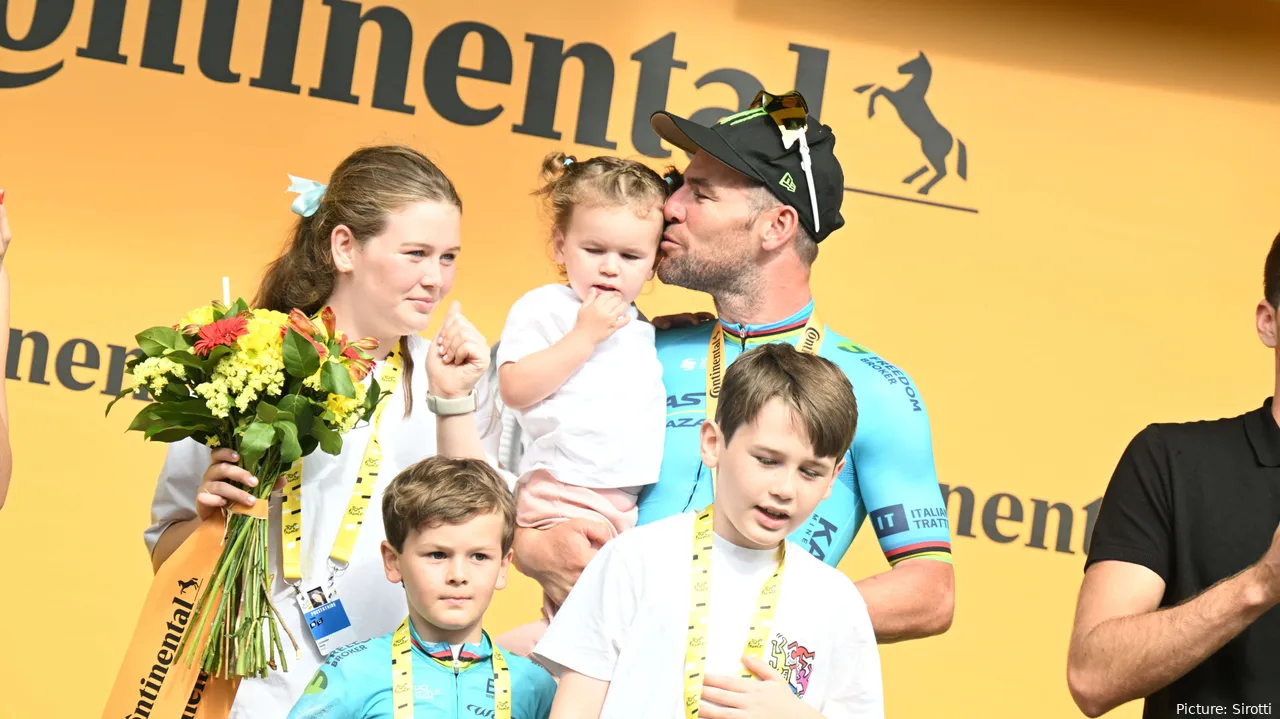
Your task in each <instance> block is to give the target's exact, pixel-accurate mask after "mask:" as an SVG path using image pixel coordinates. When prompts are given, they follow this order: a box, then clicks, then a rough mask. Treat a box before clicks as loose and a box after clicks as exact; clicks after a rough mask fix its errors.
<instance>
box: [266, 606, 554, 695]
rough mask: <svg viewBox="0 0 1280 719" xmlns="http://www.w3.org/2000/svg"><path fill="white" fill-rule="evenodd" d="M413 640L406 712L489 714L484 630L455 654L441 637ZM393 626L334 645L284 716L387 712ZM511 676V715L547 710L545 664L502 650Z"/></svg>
mask: <svg viewBox="0 0 1280 719" xmlns="http://www.w3.org/2000/svg"><path fill="white" fill-rule="evenodd" d="M412 626H413V625H412V623H410V636H411V637H412V639H413V650H412V653H411V655H410V656H411V657H412V661H413V717H414V719H444V718H446V717H447V718H448V719H463V718H466V719H474V718H475V717H492V716H493V663H492V662H491V661H490V657H491V656H492V654H493V651H492V648H491V647H492V644H491V643H490V639H489V637H488V635H487V634H486V635H485V636H484V638H483V639H481V641H480V643H479V644H464V645H463V646H462V650H461V651H460V652H459V655H458V658H457V659H454V657H453V650H452V649H451V648H450V647H449V645H448V644H443V643H441V644H424V643H423V642H422V641H421V640H420V639H419V638H418V633H417V631H415V630H413V628H412ZM393 634H394V632H393V633H391V634H384V635H382V636H380V637H374V638H373V639H370V640H368V641H364V642H356V643H354V644H348V645H347V646H345V647H342V648H340V649H335V650H333V652H332V653H331V654H329V656H328V658H326V659H325V663H324V664H322V665H320V668H319V669H318V670H317V671H316V673H315V676H314V677H312V678H311V683H310V684H308V685H307V688H306V691H304V692H303V694H302V698H301V699H299V700H298V703H297V704H295V705H294V706H293V710H292V711H290V712H289V717H288V719H322V718H323V719H365V718H368V719H375V718H376V719H382V718H384V717H385V718H386V719H391V717H392V716H393V711H394V706H393V704H392V691H391V639H392V636H393ZM502 655H503V658H504V659H506V660H507V666H508V668H509V669H510V676H511V719H546V718H547V717H548V716H550V715H551V701H552V699H554V698H555V694H556V682H555V680H554V679H552V678H551V675H550V674H548V673H547V671H546V670H545V669H543V668H542V667H540V666H538V665H537V664H534V663H533V662H531V661H529V660H528V659H525V658H524V657H518V656H515V655H513V654H511V653H510V652H503V654H502Z"/></svg>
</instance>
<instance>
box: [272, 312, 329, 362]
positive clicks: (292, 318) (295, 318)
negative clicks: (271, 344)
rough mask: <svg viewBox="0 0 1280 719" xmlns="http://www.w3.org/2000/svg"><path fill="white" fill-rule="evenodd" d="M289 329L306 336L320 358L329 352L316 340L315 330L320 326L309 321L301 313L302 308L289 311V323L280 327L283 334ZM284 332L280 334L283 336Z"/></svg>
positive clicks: (309, 319)
mask: <svg viewBox="0 0 1280 719" xmlns="http://www.w3.org/2000/svg"><path fill="white" fill-rule="evenodd" d="M290 329H292V330H293V331H294V332H297V333H298V334H300V335H302V336H303V337H304V338H306V340H307V341H308V342H310V343H311V346H312V347H315V348H316V353H317V354H319V355H320V359H324V358H325V356H326V355H328V354H329V350H328V348H326V347H325V346H324V345H322V344H320V343H319V342H316V339H315V336H316V332H317V331H319V329H320V328H319V327H317V326H316V323H314V322H312V321H311V318H309V317H307V316H306V315H304V314H302V310H299V309H294V310H292V311H290V312H289V323H288V324H286V325H285V326H284V327H282V328H281V330H282V332H283V333H284V334H288V333H289V330H290ZM284 334H282V335H281V336H282V337H283V336H284Z"/></svg>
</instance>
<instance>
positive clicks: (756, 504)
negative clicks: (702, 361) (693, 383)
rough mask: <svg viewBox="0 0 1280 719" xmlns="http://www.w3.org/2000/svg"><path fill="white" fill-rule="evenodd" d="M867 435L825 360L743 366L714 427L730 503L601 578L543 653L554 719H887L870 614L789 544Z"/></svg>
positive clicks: (623, 548) (788, 356) (552, 632)
mask: <svg viewBox="0 0 1280 719" xmlns="http://www.w3.org/2000/svg"><path fill="white" fill-rule="evenodd" d="M856 424H857V405H856V402H855V400H854V396H853V387H852V386H851V385H850V384H849V380H848V378H847V377H845V375H844V373H843V372H841V371H840V370H839V368H837V367H836V366H835V365H834V364H832V363H831V362H830V361H828V360H826V359H822V358H820V357H817V356H814V355H810V354H803V353H800V352H797V351H796V350H795V348H793V347H792V346H790V345H787V344H767V345H763V346H761V347H759V348H757V349H754V350H751V351H749V352H746V353H744V354H743V355H742V356H741V357H739V358H738V360H737V361H736V362H734V363H733V364H732V365H730V366H729V369H728V371H727V372H726V373H725V378H724V384H723V388H722V391H721V393H720V400H719V406H718V407H717V408H716V411H715V421H714V422H712V421H708V422H706V423H704V424H703V426H702V461H703V462H704V463H705V464H706V465H707V466H708V467H709V468H711V469H712V470H713V471H715V472H718V477H717V478H716V482H717V484H716V495H715V501H714V502H713V503H712V505H711V507H708V508H707V509H705V510H703V511H702V512H701V513H699V514H697V515H694V514H680V515H676V516H672V517H668V518H667V519H663V520H660V521H657V522H654V523H652V524H647V525H643V526H640V527H637V528H635V529H632V530H630V531H628V532H626V533H624V534H622V535H620V536H618V537H617V538H615V539H613V540H612V541H610V542H609V543H608V544H606V545H605V546H604V548H603V549H601V551H600V552H599V553H598V554H597V555H596V556H595V558H593V559H592V560H591V563H590V564H589V565H587V568H586V570H584V571H583V573H582V576H581V578H580V579H579V580H578V583H577V584H576V585H575V586H574V588H573V591H572V592H570V593H569V597H568V599H567V600H566V601H565V603H564V605H563V606H562V607H561V608H560V611H559V612H558V613H557V614H556V615H555V617H554V619H553V620H552V621H551V625H550V627H549V628H548V630H547V632H546V634H545V635H544V636H543V638H542V640H541V641H540V642H539V643H538V645H537V648H536V649H535V651H534V657H535V658H536V659H537V660H538V661H539V662H540V663H542V664H543V665H544V666H547V667H548V668H550V669H551V670H552V672H553V673H555V674H557V675H558V676H559V679H560V685H559V689H558V690H557V693H556V699H555V703H554V704H553V706H552V710H551V717H552V719H556V717H573V718H574V719H577V718H578V717H645V718H646V719H649V718H653V717H660V718H669V719H687V718H691V717H701V719H720V718H724V717H739V716H749V717H756V716H768V717H787V718H788V719H791V718H793V717H818V716H821V717H826V719H837V718H845V717H858V718H862V717H883V716H884V699H883V695H882V688H881V680H880V658H879V654H878V651H877V647H876V637H875V632H874V630H873V629H872V627H871V618H870V617H869V616H868V614H867V608H866V604H865V603H864V602H863V600H862V597H861V595H860V594H858V591H857V589H855V588H854V585H853V582H852V581H850V580H849V579H848V578H847V577H845V576H844V575H843V574H841V573H840V572H839V571H837V570H836V569H834V568H832V567H829V566H827V565H825V564H823V563H822V562H820V561H818V560H817V559H815V558H813V557H812V556H811V555H810V554H809V553H808V552H806V551H805V550H804V549H803V548H802V547H800V546H798V545H796V544H793V543H790V542H786V537H787V536H788V535H789V534H790V533H791V532H792V531H793V530H794V529H795V528H796V527H798V526H800V525H801V524H803V523H804V522H805V520H806V519H807V518H808V517H809V514H810V513H811V512H812V511H813V509H814V508H815V507H816V506H817V505H818V503H819V502H820V501H822V499H824V498H825V497H826V496H827V495H828V494H829V493H830V491H831V485H832V482H833V481H834V480H835V477H836V475H837V474H838V473H839V472H840V469H841V465H842V464H843V461H842V459H841V458H842V457H843V456H844V453H845V451H846V450H848V448H849V445H850V444H851V443H852V441H853V434H854V428H855V426H856ZM708 554H709V555H710V557H708V556H707V555H708ZM744 675H745V676H744Z"/></svg>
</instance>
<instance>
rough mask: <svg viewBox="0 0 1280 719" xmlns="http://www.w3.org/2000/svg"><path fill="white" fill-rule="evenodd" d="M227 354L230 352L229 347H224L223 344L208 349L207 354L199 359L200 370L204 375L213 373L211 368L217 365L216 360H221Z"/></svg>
mask: <svg viewBox="0 0 1280 719" xmlns="http://www.w3.org/2000/svg"><path fill="white" fill-rule="evenodd" d="M229 354H231V348H230V347H226V346H224V345H218V346H217V347H214V348H213V349H212V350H210V352H209V356H208V357H205V358H204V359H203V360H201V362H200V371H201V372H203V373H204V374H205V375H206V376H208V375H211V374H213V369H214V368H215V367H217V366H218V362H219V361H221V360H222V358H223V357H226V356H227V355H229Z"/></svg>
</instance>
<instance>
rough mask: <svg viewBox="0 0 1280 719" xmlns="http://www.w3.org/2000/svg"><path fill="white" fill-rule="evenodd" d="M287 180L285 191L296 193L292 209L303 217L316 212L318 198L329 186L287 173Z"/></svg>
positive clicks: (318, 202) (318, 206) (318, 203)
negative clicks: (288, 182) (287, 186)
mask: <svg viewBox="0 0 1280 719" xmlns="http://www.w3.org/2000/svg"><path fill="white" fill-rule="evenodd" d="M289 180H290V181H291V184H290V185H289V189H288V190H286V192H296V193H298V197H297V199H295V200H294V201H293V207H292V209H293V211H294V212H295V213H297V214H299V215H302V216H303V217H310V216H312V215H314V214H316V210H318V209H320V198H322V197H324V193H325V190H327V189H329V186H328V185H322V184H320V183H319V182H316V181H315V180H308V179H306V178H302V177H294V176H293V175H289Z"/></svg>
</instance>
